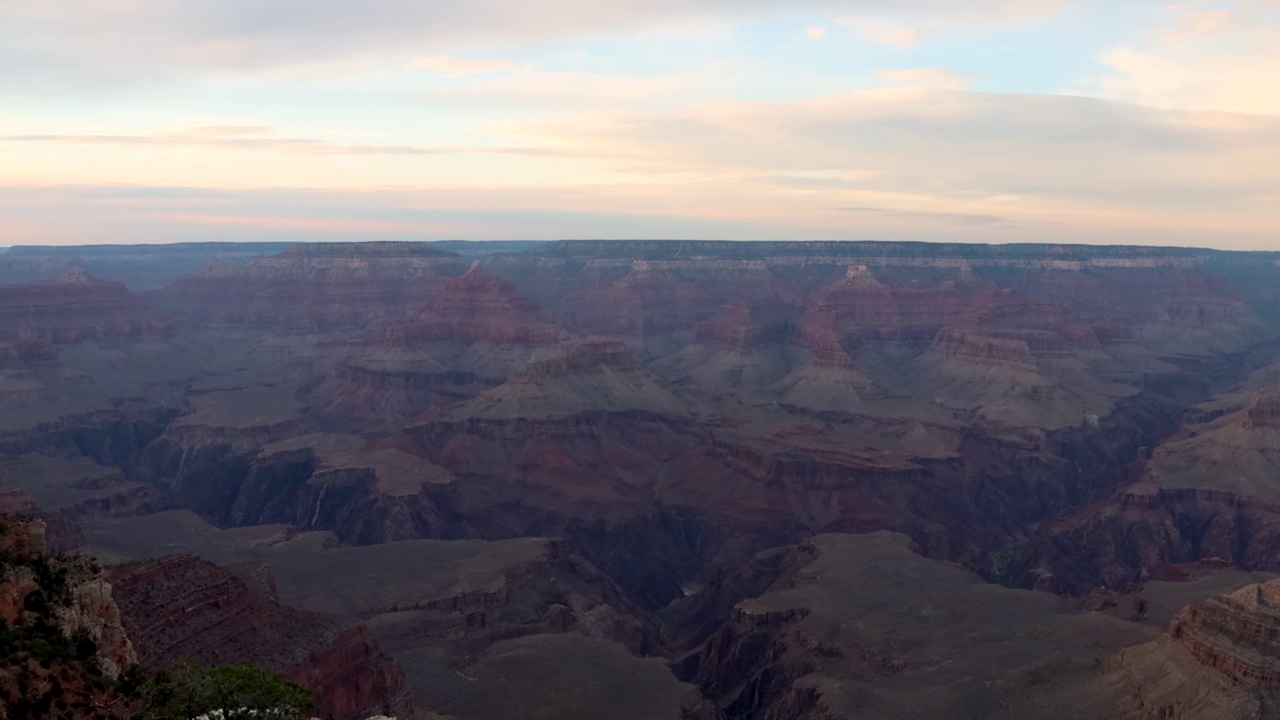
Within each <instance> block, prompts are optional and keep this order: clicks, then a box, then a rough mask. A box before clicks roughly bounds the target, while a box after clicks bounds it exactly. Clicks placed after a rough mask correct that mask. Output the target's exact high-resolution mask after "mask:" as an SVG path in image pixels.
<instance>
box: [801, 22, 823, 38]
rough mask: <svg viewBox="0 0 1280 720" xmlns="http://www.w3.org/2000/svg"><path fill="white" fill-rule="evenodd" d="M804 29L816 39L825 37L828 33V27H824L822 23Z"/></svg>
mask: <svg viewBox="0 0 1280 720" xmlns="http://www.w3.org/2000/svg"><path fill="white" fill-rule="evenodd" d="M804 31H805V34H806V35H808V36H809V37H811V38H813V39H814V40H817V39H818V38H821V37H824V36H825V35H826V34H827V29H826V28H824V27H822V26H821V25H810V26H809V27H807V28H805V29H804Z"/></svg>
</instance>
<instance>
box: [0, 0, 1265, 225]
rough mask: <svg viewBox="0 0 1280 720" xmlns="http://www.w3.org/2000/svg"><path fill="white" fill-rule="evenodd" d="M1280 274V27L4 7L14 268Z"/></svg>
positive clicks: (200, 6)
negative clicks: (252, 258) (1018, 268)
mask: <svg viewBox="0 0 1280 720" xmlns="http://www.w3.org/2000/svg"><path fill="white" fill-rule="evenodd" d="M561 238H697V239H742V240H751V239H770V240H926V241H965V242H969V241H972V242H994V243H1003V242H1053V243H1066V242H1072V243H1107V244H1110V243H1133V244H1147V245H1195V246H1203V247H1219V248H1229V249H1280V0H1237V1H1236V2H1212V1H1206V2H1186V3H1177V4H1167V3H1165V2H1148V1H1147V0H1123V1H1122V2H1118V1H1116V0H1108V1H1106V2H1094V1H1092V0H608V1H606V0H538V1H537V2H532V1H530V0H269V1H264V0H0V246H4V245H17V244H83V243H152V242H180V241H208V240H316V241H325V240H366V239H367V240H374V239H405V240H408V239H425V240H437V239H475V240H485V239H561Z"/></svg>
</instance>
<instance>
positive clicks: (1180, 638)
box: [1169, 581, 1280, 690]
mask: <svg viewBox="0 0 1280 720" xmlns="http://www.w3.org/2000/svg"><path fill="white" fill-rule="evenodd" d="M1169 635H1170V637H1172V638H1173V640H1174V641H1175V642H1177V643H1178V644H1179V645H1181V646H1182V647H1184V648H1186V649H1187V651H1188V652H1190V653H1191V655H1192V657H1194V658H1195V659H1196V660H1197V661H1199V662H1200V663H1201V664H1203V665H1205V666H1206V667H1209V668H1212V669H1213V670H1215V671H1217V672H1220V673H1222V674H1223V675H1226V676H1227V677H1229V678H1231V679H1232V680H1234V681H1235V682H1238V683H1247V684H1251V685H1259V686H1262V687H1265V688H1269V689H1273V690H1280V581H1272V582H1269V583H1264V584H1262V585H1251V586H1249V587H1246V588H1244V589H1242V590H1239V591H1237V592H1234V593H1232V594H1230V595H1222V596H1218V597H1214V598H1211V599H1209V600H1208V601H1206V602H1204V603H1203V604H1200V605H1192V606H1190V607H1188V608H1186V609H1185V610H1183V611H1182V612H1181V613H1179V614H1178V616H1177V617H1176V618H1174V620H1173V623H1172V624H1171V625H1170V626H1169Z"/></svg>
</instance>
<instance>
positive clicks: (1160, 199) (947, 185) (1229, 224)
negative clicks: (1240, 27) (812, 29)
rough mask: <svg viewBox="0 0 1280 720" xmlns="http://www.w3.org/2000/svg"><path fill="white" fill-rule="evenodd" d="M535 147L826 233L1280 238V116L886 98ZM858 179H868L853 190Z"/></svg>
mask: <svg viewBox="0 0 1280 720" xmlns="http://www.w3.org/2000/svg"><path fill="white" fill-rule="evenodd" d="M520 138H521V139H522V140H524V141H528V142H535V143H536V142H549V143H554V142H556V141H564V140H566V139H568V138H573V140H574V142H575V143H576V145H575V146H576V147H577V148H579V149H580V150H582V151H583V152H584V153H586V154H588V155H589V154H590V153H591V151H592V149H593V148H608V149H610V150H612V151H614V152H617V153H618V157H619V158H620V159H619V160H618V161H617V163H611V162H610V161H607V160H606V161H604V162H603V163H602V168H603V169H604V170H605V171H608V172H613V173H625V174H626V176H627V177H628V178H629V179H630V181H631V182H633V183H640V182H646V181H647V182H649V183H652V184H661V183H663V182H667V183H669V184H670V185H671V187H672V190H671V192H673V193H680V194H686V193H693V192H695V189H696V191H697V192H704V191H706V192H715V193H719V194H721V195H732V196H733V197H735V198H736V199H737V204H738V205H739V206H740V207H742V208H744V209H743V212H746V213H754V212H765V211H766V209H769V208H772V209H773V211H776V212H779V213H781V212H785V208H791V209H792V211H793V212H800V210H799V209H800V208H806V209H807V210H806V211H807V212H810V213H813V214H814V216H815V218H817V219H814V220H812V222H818V221H819V220H818V219H820V218H821V217H823V212H824V210H825V209H830V208H839V207H845V208H848V207H868V208H892V209H893V210H894V211H895V212H894V213H893V214H892V215H891V216H890V214H889V213H887V212H879V213H862V215H866V216H867V221H872V220H874V221H875V222H878V223H889V222H899V223H901V224H903V226H907V225H910V224H911V223H913V222H915V224H916V226H919V224H920V223H919V222H916V221H923V220H924V219H926V217H934V218H935V219H936V218H937V217H943V218H950V219H952V220H954V219H956V218H960V217H966V218H992V217H999V218H1001V219H1003V220H1004V221H1007V222H1008V223H1012V222H1017V223H1020V224H1021V225H1020V227H1025V228H1036V229H1035V230H1034V231H1030V230H1029V231H1028V235H1027V238H1028V239H1032V238H1039V239H1042V240H1050V239H1053V238H1058V239H1067V238H1070V239H1073V240H1079V239H1088V238H1094V237H1100V236H1102V235H1105V236H1107V237H1110V238H1111V239H1112V240H1113V241H1119V242H1136V241H1139V240H1141V241H1142V242H1156V243H1167V242H1170V241H1171V238H1175V237H1176V238H1179V241H1180V242H1184V243H1189V244H1204V243H1206V242H1221V241H1222V240H1223V239H1224V238H1228V237H1234V238H1250V240H1248V241H1249V242H1262V240H1260V238H1270V239H1269V240H1265V241H1266V242H1274V239H1273V238H1274V232H1273V228H1274V227H1276V226H1280V208H1276V207H1275V206H1273V205H1268V204H1266V203H1258V202H1257V201H1256V200H1255V198H1257V197H1259V196H1264V195H1268V194H1274V188H1275V187H1280V118H1275V119H1271V118H1248V117H1243V118H1242V117H1239V116H1229V115H1217V116H1214V115H1206V114H1204V113H1189V112H1184V111H1177V110H1169V111H1166V110H1159V109H1153V108H1147V107H1141V106H1135V105H1129V104H1123V103H1115V102H1109V101H1104V100H1097V99H1091V98H1081V97H1070V96H1055V95H1014V94H995V93H975V92H959V91H954V90H940V89H928V88H886V89H881V90H860V91H856V92H851V93H846V94H842V95H834V96H829V97H824V98H817V99H813V100H805V101H796V102H721V103H706V104H704V105H701V106H699V107H696V108H691V109H688V110H684V111H676V112H671V113H661V114H631V115H615V116H609V117H600V118H592V119H590V120H585V119H584V120H578V121H572V120H570V121H563V122H553V123H542V124H531V125H528V126H526V127H525V128H524V134H523V135H521V136H520ZM621 158H625V160H622V159H621ZM636 158H641V159H642V160H639V161H637V160H636ZM847 168H857V169H859V170H860V171H863V172H865V173H867V174H866V175H864V176H862V177H861V178H859V179H856V180H852V181H841V180H840V179H839V178H840V175H841V173H846V172H849V171H848V170H846V169H847ZM712 186H714V188H715V189H714V190H710V189H709V188H710V187H712ZM911 213H926V214H932V215H931V216H930V215H911ZM845 214H848V213H845ZM882 216H883V217H882ZM961 224H963V223H961ZM873 227H875V226H873ZM948 237H957V236H955V235H948Z"/></svg>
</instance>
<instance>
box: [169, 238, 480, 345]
mask: <svg viewBox="0 0 1280 720" xmlns="http://www.w3.org/2000/svg"><path fill="white" fill-rule="evenodd" d="M465 267H466V265H465V261H464V260H463V259H462V258H461V257H460V256H458V255H456V254H454V253H449V252H445V251H442V250H436V249H434V248H432V247H430V246H427V245H423V244H420V243H396V242H381V243H359V244H352V243H321V244H310V245H291V246H289V247H287V248H285V249H284V251H283V252H281V253H280V254H278V255H271V256H266V257H255V258H252V259H250V260H249V261H248V262H246V263H243V264H231V263H226V262H223V261H221V260H218V259H214V260H211V261H209V263H208V264H206V265H205V266H204V267H203V268H202V269H201V270H200V271H199V272H197V273H195V274H192V275H187V276H184V277H182V278H179V279H178V280H176V281H175V282H173V283H172V284H170V285H168V286H167V287H165V288H163V289H162V290H159V291H156V292H155V293H154V295H153V297H154V298H155V302H156V304H157V305H158V306H159V307H162V308H164V309H165V311H166V312H168V313H169V314H170V315H172V316H173V317H174V318H175V319H177V320H180V321H184V322H198V323H210V322H213V323H219V324H225V325H237V326H259V327H271V328H278V329H283V330H297V331H308V330H310V331H315V330H334V329H340V328H367V327H368V326H369V325H371V324H373V323H375V322H378V321H384V320H392V319H398V318H402V317H404V316H405V315H407V314H408V313H409V312H411V311H412V310H414V309H416V308H418V307H421V305H422V303H423V302H424V301H425V300H426V298H428V297H429V296H430V295H431V294H432V293H434V292H436V291H437V290H439V289H440V288H441V287H442V286H443V284H444V283H445V282H446V281H447V280H448V279H449V278H450V277H453V276H455V275H457V274H459V273H461V272H462V271H463V270H464V269H465Z"/></svg>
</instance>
